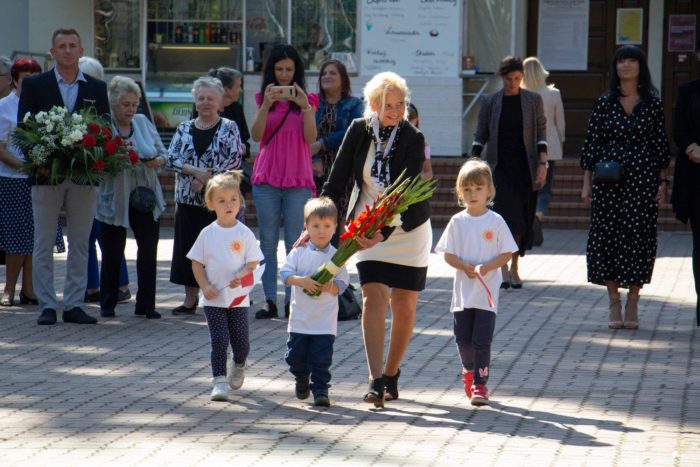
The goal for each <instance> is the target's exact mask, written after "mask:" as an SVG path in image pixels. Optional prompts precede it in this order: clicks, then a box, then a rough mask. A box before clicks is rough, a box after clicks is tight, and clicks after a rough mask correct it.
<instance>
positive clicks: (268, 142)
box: [263, 104, 292, 146]
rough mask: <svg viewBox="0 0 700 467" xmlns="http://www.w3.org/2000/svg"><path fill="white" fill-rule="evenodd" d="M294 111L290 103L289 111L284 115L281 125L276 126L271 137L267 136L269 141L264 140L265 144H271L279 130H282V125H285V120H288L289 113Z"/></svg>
mask: <svg viewBox="0 0 700 467" xmlns="http://www.w3.org/2000/svg"><path fill="white" fill-rule="evenodd" d="M291 111H292V104H289V108H288V109H287V113H286V114H284V117H282V121H281V122H280V124H279V125H277V128H275V131H273V132H272V134H271V135H270V137H269V138H267V141H263V142H264V143H265V146H267V145H268V144H270V141H272V138H274V137H275V135H277V132H278V131H280V128H282V125H284V121H285V120H287V117H288V116H289V113H290V112H291Z"/></svg>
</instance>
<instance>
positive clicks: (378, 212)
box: [304, 170, 438, 297]
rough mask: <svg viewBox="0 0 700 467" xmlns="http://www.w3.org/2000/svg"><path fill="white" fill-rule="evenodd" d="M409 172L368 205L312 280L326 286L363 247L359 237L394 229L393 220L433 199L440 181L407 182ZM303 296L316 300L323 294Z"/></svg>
mask: <svg viewBox="0 0 700 467" xmlns="http://www.w3.org/2000/svg"><path fill="white" fill-rule="evenodd" d="M405 174H406V171H405V170H404V171H403V172H401V175H399V177H398V178H397V179H396V181H394V183H392V184H391V185H390V186H389V187H387V188H386V189H385V190H384V192H382V193H381V194H380V195H379V196H377V199H376V200H374V203H372V206H371V207H370V206H369V205H365V210H364V211H362V212H361V213H360V215H359V216H357V218H356V219H354V220H353V221H352V222H350V224H348V226H347V227H346V230H345V233H344V234H343V235H341V236H340V240H341V244H340V246H339V247H338V250H337V251H336V252H335V254H334V255H333V257H332V258H331V260H330V261H329V262H327V263H326V264H324V265H323V266H321V267H320V268H319V269H318V271H316V273H315V274H314V275H313V276H311V279H313V280H315V281H316V282H319V283H321V284H325V283H326V282H328V281H330V280H331V279H333V277H334V276H335V275H336V274H337V273H338V271H339V270H340V268H342V267H343V266H344V265H345V263H346V262H347V261H348V260H349V259H350V257H351V256H352V255H354V254H355V253H357V251H358V250H359V249H360V245H359V244H358V243H357V237H358V236H359V235H364V236H365V237H367V238H372V237H374V236H375V235H376V234H377V232H379V231H380V230H381V229H382V228H383V227H385V226H387V225H391V223H392V222H393V220H394V218H395V217H396V216H398V215H399V214H401V213H402V212H404V211H405V210H406V209H408V207H409V206H410V205H412V204H416V203H420V202H421V201H425V200H427V199H429V198H430V197H431V196H433V193H434V192H435V189H436V188H437V183H438V182H437V180H435V179H433V180H423V179H421V177H420V175H416V176H415V177H413V178H412V179H410V178H405V177H404V175H405ZM304 293H306V294H307V295H310V296H312V297H317V296H319V295H320V294H321V292H320V291H319V292H315V293H314V292H309V291H308V290H304Z"/></svg>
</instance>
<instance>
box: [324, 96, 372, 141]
mask: <svg viewBox="0 0 700 467" xmlns="http://www.w3.org/2000/svg"><path fill="white" fill-rule="evenodd" d="M336 105H337V106H338V107H337V109H336V117H335V131H334V132H333V133H331V134H330V135H328V136H326V137H324V138H321V142H322V143H323V147H324V148H326V150H328V151H334V152H335V151H337V150H338V148H339V147H340V143H342V142H343V137H344V136H345V132H346V131H347V129H348V127H349V126H350V123H352V121H353V120H354V119H356V118H360V117H362V111H363V108H362V107H363V104H362V101H361V100H360V99H358V98H357V97H352V96H348V97H344V98H343V99H341V100H340V101H338V104H336ZM325 111H326V101H324V100H323V99H321V100H320V101H319V103H318V110H317V111H316V125H317V126H318V124H319V122H320V121H321V116H322V115H323V113H324V112H325Z"/></svg>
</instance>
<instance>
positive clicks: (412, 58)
mask: <svg viewBox="0 0 700 467" xmlns="http://www.w3.org/2000/svg"><path fill="white" fill-rule="evenodd" d="M461 4H462V2H461V1H457V0H362V11H361V20H360V24H359V27H360V28H362V33H361V49H362V50H361V52H360V57H361V64H360V65H361V67H360V69H361V74H363V75H374V74H376V73H379V72H381V71H393V72H395V73H398V74H400V75H402V76H445V77H457V76H459V72H460V65H461V59H462V57H461V55H460V18H461V11H460V8H461Z"/></svg>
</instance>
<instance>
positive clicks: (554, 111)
mask: <svg viewBox="0 0 700 467" xmlns="http://www.w3.org/2000/svg"><path fill="white" fill-rule="evenodd" d="M523 68H524V73H523V81H522V83H521V86H522V87H523V88H525V89H527V90H530V91H534V92H536V93H537V94H539V95H540V96H542V101H543V102H544V116H545V117H546V118H547V157H548V159H549V171H548V172H547V181H546V183H545V185H544V186H543V187H542V188H541V189H540V190H539V193H538V195H537V210H536V211H535V216H536V217H537V219H538V220H539V221H540V222H542V220H543V219H544V215H545V213H546V212H547V208H548V207H549V200H550V198H551V195H552V177H554V164H555V161H558V160H561V159H562V157H563V155H564V149H563V147H564V133H565V128H566V125H565V123H564V104H563V103H562V101H561V94H560V93H559V90H558V89H557V88H555V87H554V85H553V84H550V85H549V86H548V85H547V83H546V79H547V77H548V76H549V72H548V71H547V70H545V68H544V66H543V65H542V62H540V61H539V60H538V59H537V57H528V58H526V59H525V60H523Z"/></svg>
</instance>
